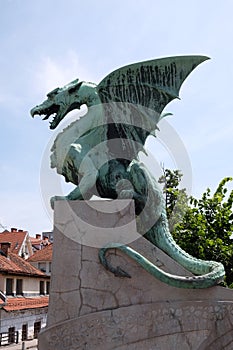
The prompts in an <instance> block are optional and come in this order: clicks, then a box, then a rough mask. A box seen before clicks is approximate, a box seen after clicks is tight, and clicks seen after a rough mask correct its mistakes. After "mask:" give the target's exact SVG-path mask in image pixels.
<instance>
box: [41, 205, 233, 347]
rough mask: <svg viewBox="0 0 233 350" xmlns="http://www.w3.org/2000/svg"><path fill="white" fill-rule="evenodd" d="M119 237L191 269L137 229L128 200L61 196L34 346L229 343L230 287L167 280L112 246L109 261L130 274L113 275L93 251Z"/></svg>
mask: <svg viewBox="0 0 233 350" xmlns="http://www.w3.org/2000/svg"><path fill="white" fill-rule="evenodd" d="M113 227H114V228H115V230H116V231H115V233H117V234H114V231H112V230H111V229H112V228H113ZM108 232H109V236H108ZM123 236H124V237H126V236H127V237H126V238H125V239H126V240H127V244H129V245H130V246H131V247H132V248H134V249H136V250H137V251H138V252H140V253H141V254H143V255H144V256H146V257H147V258H148V259H149V260H151V261H152V262H153V263H155V264H156V265H157V266H159V267H160V268H162V269H164V270H166V271H169V272H171V273H173V274H180V275H190V274H189V273H188V272H187V271H185V269H184V268H183V267H181V266H179V265H178V264H177V263H175V262H174V261H173V260H172V259H170V258H169V257H168V256H167V255H166V254H165V253H163V252H162V251H161V250H160V249H158V248H157V247H155V246H153V245H152V244H151V243H150V242H148V241H147V240H146V239H144V238H143V237H139V236H138V234H137V232H136V224H135V219H134V203H133V201H118V200H116V201H91V202H84V201H74V202H63V201H60V202H58V203H56V207H55V221H54V253H53V261H52V278H51V293H50V303H49V311H48V322H47V327H46V329H45V330H43V331H42V332H41V333H40V334H39V350H78V349H88V350H92V349H93V350H98V349H99V350H108V349H119V350H125V349H127V350H131V349H132V350H137V349H138V350H139V349H140V350H142V349H143V350H149V349H150V350H151V349H153V350H157V349H158V350H171V349H172V350H186V349H187V350H190V349H192V350H193V349H198V350H205V349H208V350H209V349H216V350H219V349H225V350H230V349H233V291H232V290H230V289H226V288H222V287H212V288H208V289H205V290H197V289H196V290H191V289H179V288H175V287H171V286H168V285H166V284H164V283H162V282H160V281H158V280H157V279H155V278H154V277H153V276H151V275H149V274H148V273H147V272H146V271H144V270H143V269H142V268H141V267H140V266H138V265H137V263H136V262H134V261H133V260H131V259H130V258H128V257H127V256H125V255H124V254H123V253H121V252H119V251H114V250H113V251H111V252H110V253H109V259H111V261H112V263H113V265H114V266H116V265H119V266H120V267H122V268H124V270H126V271H127V272H128V273H129V274H130V275H131V276H132V277H131V278H118V277H115V276H114V275H112V274H111V273H110V272H109V271H106V270H105V269H104V268H103V266H102V265H101V264H100V262H99V259H98V251H99V246H102V245H103V243H107V242H109V241H110V242H111V241H114V240H115V241H116V240H118V241H121V239H123V238H122V237H123ZM130 237H132V240H130ZM113 238H114V239H113Z"/></svg>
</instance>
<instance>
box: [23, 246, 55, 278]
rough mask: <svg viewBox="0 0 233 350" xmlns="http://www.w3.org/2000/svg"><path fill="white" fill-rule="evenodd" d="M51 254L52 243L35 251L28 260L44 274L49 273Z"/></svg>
mask: <svg viewBox="0 0 233 350" xmlns="http://www.w3.org/2000/svg"><path fill="white" fill-rule="evenodd" d="M52 255H53V244H49V245H47V246H45V247H44V248H43V249H41V250H38V251H36V252H35V253H34V254H33V255H32V256H30V258H28V260H27V261H28V262H29V263H30V264H32V265H33V266H34V267H36V268H37V269H39V270H40V271H42V272H44V273H45V274H46V275H48V276H50V275H51V266H52Z"/></svg>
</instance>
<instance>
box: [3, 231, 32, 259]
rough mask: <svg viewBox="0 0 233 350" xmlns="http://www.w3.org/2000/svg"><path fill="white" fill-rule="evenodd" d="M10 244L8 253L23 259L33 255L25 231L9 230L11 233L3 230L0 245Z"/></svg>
mask: <svg viewBox="0 0 233 350" xmlns="http://www.w3.org/2000/svg"><path fill="white" fill-rule="evenodd" d="M1 242H10V243H11V245H10V248H9V250H10V252H11V253H14V254H17V255H18V256H21V257H22V258H24V259H27V258H29V256H31V255H32V254H33V249H32V244H31V240H30V237H29V233H28V232H27V231H23V230H18V229H17V228H14V227H13V228H11V231H8V230H5V231H3V232H1V233H0V243H1Z"/></svg>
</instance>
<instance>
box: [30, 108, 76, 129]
mask: <svg viewBox="0 0 233 350" xmlns="http://www.w3.org/2000/svg"><path fill="white" fill-rule="evenodd" d="M80 106H81V105H80V104H79V103H75V104H73V105H72V106H70V107H69V108H68V109H67V110H66V111H65V112H64V111H63V112H62V111H61V109H60V107H59V106H58V105H56V104H53V105H52V106H50V107H46V108H43V107H42V106H37V107H35V108H33V109H32V110H31V116H32V117H33V118H34V117H35V116H36V115H39V116H44V118H43V120H47V119H49V118H50V117H51V116H52V117H53V119H52V120H51V121H50V126H49V127H50V129H55V128H56V127H57V126H58V124H59V123H60V122H61V120H62V119H63V118H64V117H65V115H66V114H67V113H69V112H70V111H72V110H73V109H74V108H75V109H80Z"/></svg>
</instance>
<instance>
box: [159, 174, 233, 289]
mask: <svg viewBox="0 0 233 350" xmlns="http://www.w3.org/2000/svg"><path fill="white" fill-rule="evenodd" d="M164 176H165V179H164V178H163V177H162V178H160V182H164V183H165V186H164V192H165V196H166V198H167V196H168V200H166V204H167V214H168V218H169V220H170V219H171V218H172V217H173V218H174V216H175V218H176V219H177V214H175V213H174V212H173V211H172V208H176V203H177V199H178V195H177V194H178V193H179V192H180V190H179V189H178V186H179V183H180V180H181V177H182V174H181V173H180V172H177V170H175V171H171V170H167V169H166V170H165V173H164ZM229 181H232V178H230V177H226V178H224V179H223V180H222V181H221V182H220V183H219V185H218V187H217V190H216V191H215V192H214V194H213V195H211V191H210V189H209V188H207V190H206V191H205V192H204V193H203V195H202V197H201V198H200V199H196V198H194V197H193V196H191V197H189V198H187V195H186V193H185V190H183V192H182V193H183V194H185V195H186V198H187V199H188V203H186V204H185V207H184V208H183V212H182V213H183V217H182V218H181V215H180V216H179V219H181V220H180V222H178V221H176V222H175V223H174V225H173V230H171V231H172V234H173V237H174V239H175V241H176V242H177V243H178V244H179V245H180V247H181V248H183V249H184V250H185V251H187V252H188V253H189V254H191V255H193V256H195V257H197V258H199V259H203V260H215V261H219V262H221V263H222V264H223V265H224V267H225V270H226V284H227V285H228V286H230V287H233V259H232V257H233V239H231V236H232V234H233V212H232V208H233V191H231V192H230V193H228V192H229V191H228V189H227V184H228V182H229ZM169 186H170V187H169ZM171 194H172V195H171ZM181 206H182V205H181ZM173 221H174V220H173ZM170 226H171V225H170Z"/></svg>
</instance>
